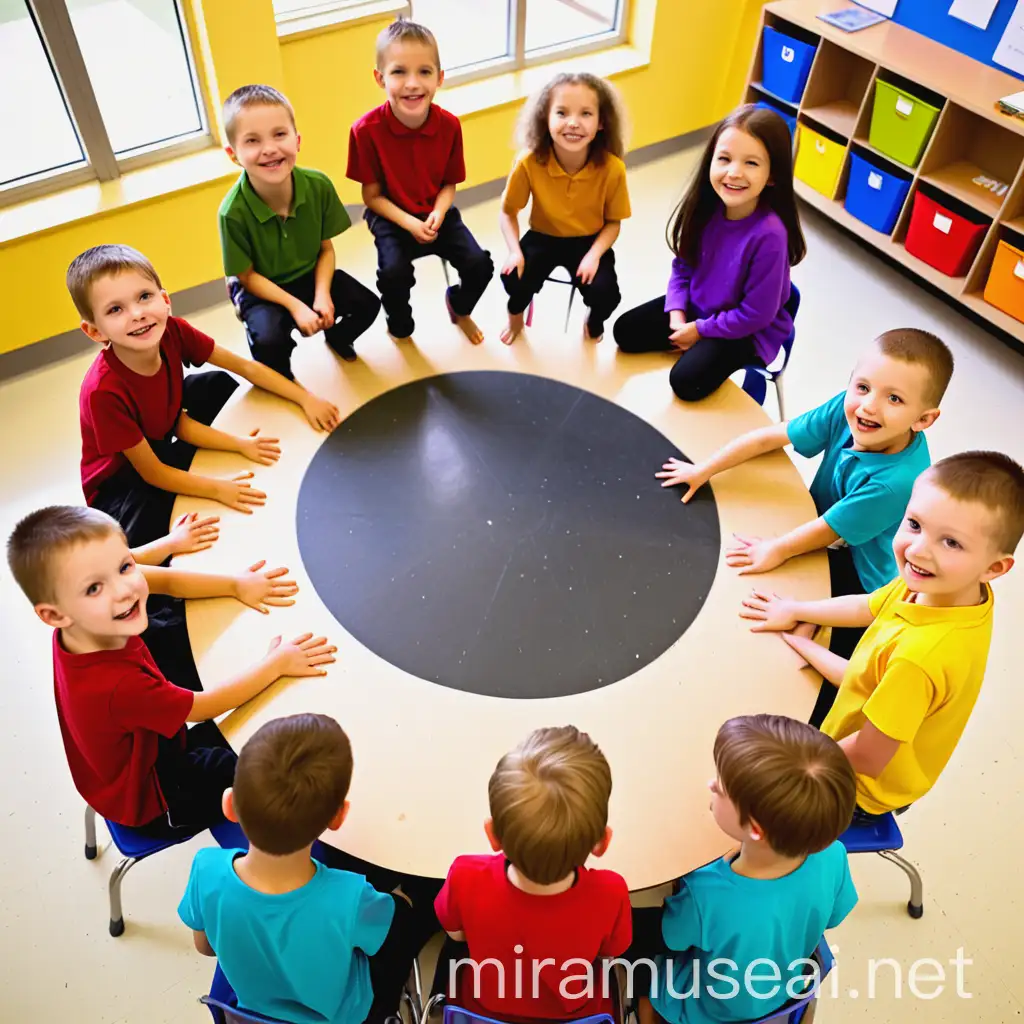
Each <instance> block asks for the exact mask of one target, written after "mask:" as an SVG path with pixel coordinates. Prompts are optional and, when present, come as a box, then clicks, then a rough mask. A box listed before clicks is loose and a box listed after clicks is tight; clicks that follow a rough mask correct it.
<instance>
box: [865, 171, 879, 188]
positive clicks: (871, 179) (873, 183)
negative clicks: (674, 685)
mask: <svg viewBox="0 0 1024 1024" xmlns="http://www.w3.org/2000/svg"><path fill="white" fill-rule="evenodd" d="M881 187H882V176H881V175H880V174H879V173H878V172H877V171H868V188H875V189H879V188H881Z"/></svg>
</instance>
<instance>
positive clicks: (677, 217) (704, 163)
mask: <svg viewBox="0 0 1024 1024" xmlns="http://www.w3.org/2000/svg"><path fill="white" fill-rule="evenodd" d="M727 128H736V129H737V130H739V131H742V132H746V133H747V134H748V135H752V136H753V137H754V138H755V139H757V140H758V141H759V142H760V143H761V145H763V146H764V148H765V149H766V150H767V151H768V170H769V173H770V175H771V178H770V180H769V181H770V183H769V184H768V185H766V186H765V189H764V191H763V192H762V193H761V196H760V200H761V203H763V204H766V205H768V206H770V207H771V208H772V210H774V211H775V213H776V214H777V215H778V218H779V220H781V221H782V223H783V224H784V225H785V228H786V235H787V238H788V240H789V246H788V254H789V265H790V266H791V267H795V266H796V265H797V264H798V263H799V262H800V261H801V260H802V259H803V258H804V257H805V256H806V255H807V244H806V242H804V233H803V229H802V228H801V227H800V213H799V211H798V210H797V206H796V196H795V195H794V194H793V137H792V135H790V133H789V126H788V125H787V124H786V122H785V121H783V120H782V118H781V117H779V115H778V114H777V113H776V112H775V111H774V110H768V109H766V108H765V107H758V106H755V105H754V104H753V103H748V104H747V105H746V106H742V107H737V108H736V109H735V110H734V111H733V112H732V113H731V114H730V115H729V116H728V117H727V118H725V120H723V121H722V122H721V123H720V124H719V125H718V127H717V128H716V129H715V131H714V134H713V135H712V136H711V138H710V139H708V144H707V145H706V146H705V147H704V154H703V156H702V157H701V158H700V164H699V165H698V167H697V170H696V171H695V172H694V175H693V180H692V181H691V182H690V187H689V188H688V189H687V190H686V194H685V195H684V196H683V198H682V199H681V200H680V201H679V205H678V206H677V207H676V208H675V210H674V211H673V213H672V218H671V220H670V221H669V225H668V231H667V232H666V239H667V241H668V245H669V248H670V249H671V250H672V251H673V252H674V253H675V254H676V255H677V256H679V257H681V258H682V259H684V260H686V261H687V263H689V264H690V266H692V267H696V266H697V264H698V262H699V261H700V240H701V235H703V233H704V228H705V227H707V223H708V221H709V220H711V217H712V215H713V214H714V213H715V211H716V210H718V209H720V208H721V206H722V200H721V199H719V198H718V194H717V193H716V192H715V189H714V186H713V185H712V184H711V161H712V160H713V159H714V156H715V148H716V147H717V146H718V140H719V138H720V137H721V135H722V132H724V131H725V130H726V129H727Z"/></svg>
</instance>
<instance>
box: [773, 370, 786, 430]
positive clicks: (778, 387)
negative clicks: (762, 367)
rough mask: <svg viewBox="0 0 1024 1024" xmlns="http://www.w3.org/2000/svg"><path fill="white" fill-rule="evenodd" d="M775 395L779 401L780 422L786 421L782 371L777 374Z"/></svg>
mask: <svg viewBox="0 0 1024 1024" xmlns="http://www.w3.org/2000/svg"><path fill="white" fill-rule="evenodd" d="M775 397H776V399H777V400H778V403H779V422H780V423H785V421H786V403H785V399H784V398H783V395H782V371H781V370H780V371H779V372H778V373H777V374H775Z"/></svg>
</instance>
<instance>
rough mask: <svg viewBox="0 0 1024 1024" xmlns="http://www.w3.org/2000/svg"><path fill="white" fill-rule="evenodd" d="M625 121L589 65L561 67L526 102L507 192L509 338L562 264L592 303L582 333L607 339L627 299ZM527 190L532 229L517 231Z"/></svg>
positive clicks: (504, 274)
mask: <svg viewBox="0 0 1024 1024" xmlns="http://www.w3.org/2000/svg"><path fill="white" fill-rule="evenodd" d="M623 123H624V122H623V114H622V110H621V108H620V106H619V101H618V97H617V95H616V93H615V90H614V89H613V88H612V87H611V86H610V85H609V84H608V83H607V82H606V81H605V80H604V79H603V78H597V77H595V76H594V75H588V74H561V75H557V76H556V77H555V78H553V79H552V80H551V81H550V82H549V83H548V84H547V85H546V86H545V87H544V88H543V89H542V90H541V92H540V94H539V95H538V96H537V97H536V98H535V99H534V100H533V101H532V103H530V104H528V105H527V107H526V108H525V109H524V112H523V116H522V122H521V126H520V132H521V134H522V136H523V142H524V143H525V146H526V149H527V152H525V153H524V154H523V155H522V156H520V157H519V158H518V159H517V160H516V163H515V166H514V167H513V168H512V173H511V174H510V175H509V178H508V184H507V185H506V186H505V192H504V195H503V196H502V201H501V215H500V224H501V233H502V234H503V235H504V237H505V244H506V245H507V246H508V257H507V258H506V260H505V265H504V266H503V267H502V269H501V281H502V284H503V285H504V286H505V291H506V292H508V326H507V327H506V328H505V329H504V330H503V331H502V332H501V340H502V341H503V342H504V343H505V344H506V345H511V344H512V342H513V341H515V340H516V338H518V337H519V335H520V334H522V332H523V326H524V318H523V314H524V312H525V310H526V309H527V307H528V306H529V305H530V303H531V302H532V301H533V297H534V295H536V294H537V292H539V291H540V289H541V287H542V286H543V284H544V282H545V281H546V280H547V279H548V277H550V276H551V272H552V271H553V270H554V269H555V268H556V267H564V268H565V269H566V270H567V271H568V272H569V276H570V277H571V278H572V282H573V285H574V286H575V287H576V288H578V289H579V293H580V295H581V296H582V297H583V301H584V302H585V303H586V305H587V307H588V309H589V310H590V312H589V315H588V316H587V323H586V327H585V328H584V332H585V336H586V337H588V338H590V339H592V340H593V341H600V340H601V336H602V335H603V334H604V322H605V320H607V319H608V317H609V316H611V314H612V312H613V311H614V310H615V307H616V306H618V304H619V302H620V301H621V298H622V296H621V295H620V294H619V285H618V281H617V280H616V277H615V254H614V253H613V252H612V245H613V243H614V242H615V239H616V238H618V237H619V225H620V222H621V221H623V220H625V219H626V218H627V217H628V216H629V214H630V207H629V193H628V191H627V190H626V165H625V164H624V163H623V162H622V156H623V154H624V152H625V145H624V142H623V137H622V135H623ZM531 196H532V197H533V207H532V209H531V211H530V230H529V231H527V232H526V234H525V235H524V236H523V237H522V239H520V237H519V219H518V218H519V212H520V210H522V209H523V207H525V206H526V204H527V203H528V202H529V200H530V197H531Z"/></svg>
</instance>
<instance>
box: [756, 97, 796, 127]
mask: <svg viewBox="0 0 1024 1024" xmlns="http://www.w3.org/2000/svg"><path fill="white" fill-rule="evenodd" d="M754 106H757V107H764V109H765V110H774V111H775V113H776V114H778V115H779V117H781V118H782V120H783V121H785V122H786V124H787V125H788V126H789V134H790V135H793V134H795V132H796V114H791V113H790V112H789V111H788V110H786V108H785V107H782V106H780V105H779V104H777V103H771V102H769V101H768V100H758V101H757V103H755V104H754Z"/></svg>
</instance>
